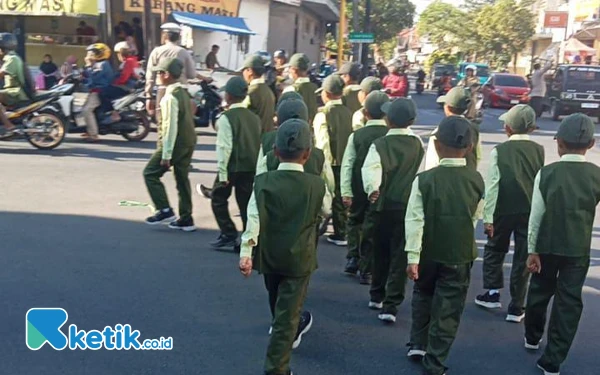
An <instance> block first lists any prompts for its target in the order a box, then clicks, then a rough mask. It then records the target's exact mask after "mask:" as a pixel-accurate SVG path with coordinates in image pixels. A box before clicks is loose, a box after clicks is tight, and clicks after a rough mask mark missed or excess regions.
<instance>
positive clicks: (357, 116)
mask: <svg viewBox="0 0 600 375" xmlns="http://www.w3.org/2000/svg"><path fill="white" fill-rule="evenodd" d="M382 89H383V84H382V83H381V80H380V79H379V78H376V77H367V78H365V79H363V80H362V82H361V83H360V91H359V92H358V102H359V103H360V106H361V108H359V109H358V110H357V111H355V112H354V114H353V115H352V129H353V130H354V131H357V130H358V129H360V128H362V127H364V126H365V123H366V119H365V114H364V112H363V108H362V107H363V105H364V104H365V100H367V96H368V95H369V94H370V93H371V92H373V91H381V90H382Z"/></svg>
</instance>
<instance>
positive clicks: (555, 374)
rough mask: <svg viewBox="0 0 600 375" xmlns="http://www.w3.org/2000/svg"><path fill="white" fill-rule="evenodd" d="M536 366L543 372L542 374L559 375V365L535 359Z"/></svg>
mask: <svg viewBox="0 0 600 375" xmlns="http://www.w3.org/2000/svg"><path fill="white" fill-rule="evenodd" d="M537 368H539V369H540V370H542V371H543V372H544V375H560V367H558V366H554V365H551V364H549V363H544V362H542V360H541V359H540V360H538V361H537Z"/></svg>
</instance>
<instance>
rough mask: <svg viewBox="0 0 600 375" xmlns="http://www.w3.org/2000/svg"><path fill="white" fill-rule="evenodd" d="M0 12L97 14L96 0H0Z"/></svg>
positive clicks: (41, 14)
mask: <svg viewBox="0 0 600 375" xmlns="http://www.w3.org/2000/svg"><path fill="white" fill-rule="evenodd" d="M0 14H9V15H13V16H14V15H26V16H72V17H79V16H97V15H98V0H71V1H62V0H13V1H7V0H0Z"/></svg>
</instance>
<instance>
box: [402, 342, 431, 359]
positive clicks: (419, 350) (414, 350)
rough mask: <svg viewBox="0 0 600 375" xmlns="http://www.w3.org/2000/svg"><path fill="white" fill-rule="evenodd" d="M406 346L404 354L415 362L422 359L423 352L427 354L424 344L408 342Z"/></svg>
mask: <svg viewBox="0 0 600 375" xmlns="http://www.w3.org/2000/svg"><path fill="white" fill-rule="evenodd" d="M407 346H408V353H406V356H407V357H408V358H410V359H412V360H413V361H415V362H416V361H421V360H422V359H423V357H425V354H427V352H426V351H425V347H424V346H421V345H416V344H410V343H409V344H408V345H407Z"/></svg>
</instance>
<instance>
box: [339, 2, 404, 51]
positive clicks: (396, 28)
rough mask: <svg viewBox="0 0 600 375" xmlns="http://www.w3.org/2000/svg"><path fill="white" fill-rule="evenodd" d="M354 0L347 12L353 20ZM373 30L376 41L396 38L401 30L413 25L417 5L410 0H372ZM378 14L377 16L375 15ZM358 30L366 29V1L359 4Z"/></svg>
mask: <svg viewBox="0 0 600 375" xmlns="http://www.w3.org/2000/svg"><path fill="white" fill-rule="evenodd" d="M352 13H353V12H352V2H351V1H349V2H348V7H347V8H346V14H347V16H348V19H349V20H352ZM371 15H372V16H371V18H372V20H371V22H370V28H371V32H372V33H374V34H375V41H376V42H377V43H383V42H386V41H390V40H391V39H395V38H396V36H397V35H398V33H399V32H400V31H402V30H403V29H405V28H407V27H411V26H412V25H413V20H414V16H415V5H414V4H413V3H412V2H410V0H371ZM374 15H376V18H375V17H374ZM358 17H359V22H358V27H359V29H358V30H354V29H352V31H356V32H366V31H368V30H365V29H364V27H365V2H364V1H361V2H360V4H359V6H358Z"/></svg>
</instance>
